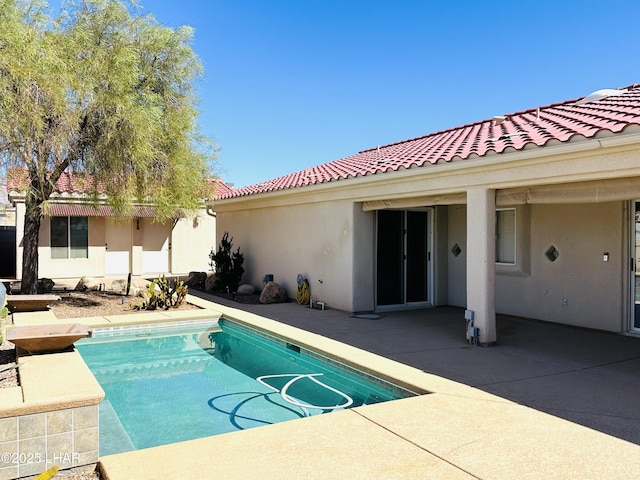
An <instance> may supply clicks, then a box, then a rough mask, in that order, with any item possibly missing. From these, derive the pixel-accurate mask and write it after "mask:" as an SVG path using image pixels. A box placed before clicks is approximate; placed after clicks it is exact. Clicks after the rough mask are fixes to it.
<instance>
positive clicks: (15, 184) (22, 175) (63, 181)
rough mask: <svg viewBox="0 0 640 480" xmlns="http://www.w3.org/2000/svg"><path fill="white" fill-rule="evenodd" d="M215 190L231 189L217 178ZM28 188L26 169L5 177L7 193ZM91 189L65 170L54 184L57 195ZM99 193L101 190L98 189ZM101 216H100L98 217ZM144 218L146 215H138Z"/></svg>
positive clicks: (84, 178)
mask: <svg viewBox="0 0 640 480" xmlns="http://www.w3.org/2000/svg"><path fill="white" fill-rule="evenodd" d="M211 182H212V183H213V185H214V188H215V195H216V196H220V195H224V194H228V192H230V191H231V190H232V188H231V187H230V186H229V185H227V184H226V183H224V181H222V180H221V179H219V178H213V179H211ZM28 186H29V174H28V171H27V169H26V168H12V169H10V170H9V174H8V175H7V191H8V192H13V193H21V192H24V191H25V190H26V189H27V188H28ZM90 187H91V178H90V177H89V176H87V175H84V174H82V173H74V172H72V171H69V170H65V171H64V172H62V175H60V178H59V179H58V181H57V182H56V188H55V190H54V192H55V193H58V194H77V195H78V196H82V195H84V194H86V193H88V192H89V189H90ZM99 191H101V189H99ZM99 216H102V215H99ZM140 216H146V215H140Z"/></svg>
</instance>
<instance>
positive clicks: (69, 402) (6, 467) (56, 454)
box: [0, 349, 104, 480]
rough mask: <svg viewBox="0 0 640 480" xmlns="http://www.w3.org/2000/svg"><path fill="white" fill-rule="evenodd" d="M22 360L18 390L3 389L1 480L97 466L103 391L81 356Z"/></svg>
mask: <svg viewBox="0 0 640 480" xmlns="http://www.w3.org/2000/svg"><path fill="white" fill-rule="evenodd" d="M18 357H19V358H18V364H19V365H20V386H19V387H13V388H6V389H0V480H9V479H11V480H13V479H16V478H21V477H25V476H31V475H37V474H40V473H42V472H43V471H45V470H46V469H47V468H48V467H51V466H52V465H54V464H55V465H57V466H58V467H59V468H60V469H65V470H66V469H69V468H76V467H83V466H90V465H93V464H95V463H97V461H98V455H99V452H98V449H99V437H100V432H99V428H100V427H99V415H98V411H99V404H100V402H101V401H102V399H103V398H104V391H103V390H102V388H101V387H100V385H99V384H98V382H97V381H96V379H95V378H94V376H93V374H92V373H91V371H90V370H89V368H88V367H87V365H86V364H85V363H84V360H83V359H82V357H81V356H80V354H79V353H78V352H77V351H76V350H75V349H72V350H68V351H62V352H58V353H49V354H39V355H22V354H21V353H20V352H19V355H18Z"/></svg>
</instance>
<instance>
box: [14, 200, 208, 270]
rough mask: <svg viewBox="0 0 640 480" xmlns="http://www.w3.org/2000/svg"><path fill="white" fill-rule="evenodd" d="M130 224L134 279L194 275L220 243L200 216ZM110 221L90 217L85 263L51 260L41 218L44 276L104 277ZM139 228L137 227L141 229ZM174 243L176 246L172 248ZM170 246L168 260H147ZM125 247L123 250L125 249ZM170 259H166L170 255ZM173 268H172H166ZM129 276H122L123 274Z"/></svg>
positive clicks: (19, 223) (20, 212)
mask: <svg viewBox="0 0 640 480" xmlns="http://www.w3.org/2000/svg"><path fill="white" fill-rule="evenodd" d="M24 212H25V206H24V203H17V204H16V236H17V238H16V250H17V251H16V276H17V278H18V279H20V278H21V276H22V250H23V248H22V232H23V231H24ZM123 221H124V222H129V223H130V224H131V228H130V229H131V235H130V237H131V238H130V239H125V240H124V242H125V243H127V242H128V243H129V248H130V252H129V258H130V269H131V272H132V273H133V274H134V275H142V274H146V273H150V274H159V273H165V274H167V273H168V274H176V275H184V274H187V273H188V272H190V271H194V270H196V271H205V270H207V269H208V268H209V267H208V259H209V257H208V256H209V252H210V251H211V248H212V247H213V245H214V244H216V219H215V218H214V217H212V216H209V215H207V214H206V211H205V210H204V209H203V210H202V211H200V212H198V221H197V222H194V218H182V219H180V220H178V221H177V222H176V224H175V226H173V228H172V221H171V220H169V221H168V222H165V223H164V224H159V223H154V222H153V219H140V221H139V223H138V224H136V219H127V220H123ZM108 223H109V222H108V221H107V219H106V217H89V255H88V258H86V259H79V258H78V259H52V258H51V250H50V221H49V218H48V217H44V218H43V219H42V223H41V226H40V235H39V246H38V255H39V269H38V276H39V277H40V278H42V277H47V278H76V277H82V276H93V277H102V276H105V262H106V259H105V244H106V243H107V242H106V237H107V235H106V229H107V228H109V226H108ZM136 225H138V226H136ZM169 243H170V244H171V248H170V249H168V245H169ZM163 246H165V247H167V250H168V252H166V255H168V256H169V259H168V262H166V261H158V262H157V268H156V265H155V263H156V262H153V261H148V257H147V261H146V266H147V271H144V270H145V268H144V266H145V262H144V259H145V255H147V254H149V253H150V254H151V255H163V254H162V253H160V250H161V249H162V248H163ZM121 248H122V246H121ZM166 255H165V256H166ZM167 264H168V265H167ZM126 273H127V272H123V275H124V274H126Z"/></svg>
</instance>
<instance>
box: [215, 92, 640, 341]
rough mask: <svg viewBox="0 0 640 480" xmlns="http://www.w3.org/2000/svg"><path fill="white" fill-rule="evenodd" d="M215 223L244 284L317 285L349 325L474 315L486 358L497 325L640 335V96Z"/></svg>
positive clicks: (347, 165)
mask: <svg viewBox="0 0 640 480" xmlns="http://www.w3.org/2000/svg"><path fill="white" fill-rule="evenodd" d="M498 113H500V112H498ZM214 209H215V212H216V214H217V222H218V223H217V225H218V231H219V232H224V231H229V232H230V234H231V236H233V238H234V247H236V246H238V247H240V248H241V250H242V252H243V253H244V254H245V277H244V281H247V282H251V283H253V284H255V285H260V284H261V283H262V281H263V278H264V276H265V275H266V274H273V275H274V277H275V280H276V281H277V282H279V283H280V284H281V285H283V286H284V287H285V288H286V289H287V290H288V291H289V294H290V296H292V297H293V296H295V288H296V276H297V274H299V273H301V274H303V275H304V276H305V277H306V278H307V279H308V280H309V284H310V287H311V296H312V299H313V300H314V301H316V300H320V301H323V302H326V304H327V305H328V306H329V307H333V308H336V309H342V310H345V311H351V312H356V311H374V310H375V311H383V310H385V309H401V308H416V307H428V306H437V305H453V306H459V307H464V308H465V309H466V310H465V316H466V317H469V318H473V325H474V326H475V327H476V328H477V329H478V331H477V332H475V331H473V330H471V332H470V333H471V334H473V333H478V335H479V342H480V343H484V344H490V343H492V342H494V341H495V340H496V323H495V318H496V312H498V313H505V314H512V315H518V316H524V317H529V318H534V319H540V320H546V321H551V322H558V323H564V324H569V325H576V326H583V327H589V328H595V329H602V330H607V331H612V332H618V333H623V334H634V333H635V334H640V310H639V309H638V308H637V307H636V305H637V303H638V300H640V282H639V281H638V280H637V279H638V278H639V277H638V276H637V272H636V263H637V262H638V261H640V250H638V247H640V85H638V84H636V85H631V86H629V87H626V88H623V89H618V90H603V91H598V92H594V94H592V95H589V96H587V97H582V98H577V99H574V100H568V101H565V102H561V103H555V104H552V105H546V106H541V107H539V108H533V109H530V110H526V111H520V112H515V113H512V114H505V115H500V116H496V117H494V118H491V119H487V120H483V121H479V122H476V123H473V124H469V125H463V126H460V127H456V128H451V129H449V130H444V131H440V132H436V133H432V134H429V135H425V136H423V137H419V138H412V139H409V140H404V141H401V142H398V143H394V144H391V145H384V146H379V147H374V148H372V149H369V150H365V151H361V152H359V153H357V154H355V155H351V156H349V157H346V158H342V159H339V160H336V161H332V162H329V163H325V164H323V165H319V166H317V167H313V168H309V169H306V170H302V171H298V172H295V173H292V174H290V175H286V176H283V177H280V178H276V179H274V180H270V181H267V182H264V183H260V184H257V185H252V186H248V187H244V188H239V189H233V190H229V191H226V192H224V193H222V194H221V195H219V198H218V199H217V201H216V203H215V205H214ZM461 322H462V325H465V324H464V319H462V318H461Z"/></svg>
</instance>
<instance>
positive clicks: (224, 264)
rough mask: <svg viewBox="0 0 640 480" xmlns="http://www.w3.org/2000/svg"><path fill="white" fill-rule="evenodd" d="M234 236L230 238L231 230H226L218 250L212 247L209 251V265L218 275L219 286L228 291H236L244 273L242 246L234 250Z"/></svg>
mask: <svg viewBox="0 0 640 480" xmlns="http://www.w3.org/2000/svg"><path fill="white" fill-rule="evenodd" d="M232 247H233V237H231V238H229V232H224V235H223V236H222V240H221V241H220V245H219V246H218V251H217V252H216V251H214V250H213V249H211V253H209V259H210V262H209V265H210V266H211V269H212V270H213V271H214V272H215V273H216V275H217V276H218V285H219V287H220V288H221V289H222V290H223V291H226V292H229V293H236V292H237V291H238V286H239V285H240V280H242V274H243V273H244V267H243V266H242V264H243V263H244V255H243V254H242V253H240V247H238V249H237V250H236V251H235V252H232V251H231V249H232Z"/></svg>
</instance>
